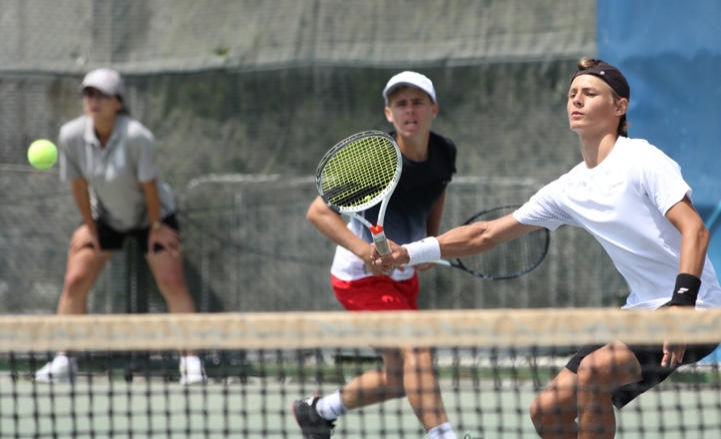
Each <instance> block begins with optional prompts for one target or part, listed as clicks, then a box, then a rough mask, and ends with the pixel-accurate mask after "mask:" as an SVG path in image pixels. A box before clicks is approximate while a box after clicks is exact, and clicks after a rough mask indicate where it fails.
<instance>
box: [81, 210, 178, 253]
mask: <svg viewBox="0 0 721 439" xmlns="http://www.w3.org/2000/svg"><path fill="white" fill-rule="evenodd" d="M163 223H164V224H165V225H167V226H170V227H172V228H173V229H175V230H180V227H179V226H178V220H177V219H176V218H175V215H174V214H173V215H169V216H167V217H165V218H163ZM95 224H96V226H97V228H98V240H99V241H100V248H101V249H103V250H120V249H121V248H123V243H125V238H127V237H128V236H130V237H133V238H135V240H136V241H137V242H138V245H139V246H140V248H141V249H142V250H143V254H147V253H148V234H149V233H150V228H149V227H145V228H142V229H134V230H128V231H126V232H119V231H117V230H115V229H113V228H112V227H110V226H109V225H107V224H106V223H104V222H103V221H101V220H98V221H96V222H95ZM162 250H163V247H162V246H161V245H158V244H156V245H155V251H162Z"/></svg>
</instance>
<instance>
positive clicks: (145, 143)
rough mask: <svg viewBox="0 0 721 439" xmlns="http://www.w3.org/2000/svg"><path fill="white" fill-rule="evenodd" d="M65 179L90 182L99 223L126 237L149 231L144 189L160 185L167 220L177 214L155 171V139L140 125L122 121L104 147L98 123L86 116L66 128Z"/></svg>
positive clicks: (63, 139) (62, 154)
mask: <svg viewBox="0 0 721 439" xmlns="http://www.w3.org/2000/svg"><path fill="white" fill-rule="evenodd" d="M59 146H60V178H61V180H62V181H71V180H74V179H76V178H84V179H85V180H86V181H87V182H88V185H89V186H90V197H91V199H90V201H91V203H92V208H93V218H95V219H96V220H97V219H100V220H102V221H103V222H105V223H106V224H108V225H109V226H110V227H112V228H113V229H115V230H117V231H119V232H125V231H128V230H132V229H139V228H143V227H148V225H149V220H148V213H147V211H148V209H147V206H146V204H145V193H144V192H143V189H142V186H141V184H142V183H146V182H149V181H152V180H155V181H156V184H157V187H158V196H159V197H160V210H161V216H162V217H163V218H165V217H166V216H168V215H170V214H172V213H174V212H175V209H176V205H175V197H174V196H173V193H172V191H171V189H170V187H169V186H168V185H167V184H165V183H164V182H163V180H162V179H161V178H160V176H159V174H158V171H157V167H156V166H155V139H154V138H153V135H152V134H151V133H150V131H149V130H148V129H147V128H145V127H144V126H143V125H142V124H141V123H140V122H138V121H137V120H135V119H133V118H131V117H129V116H127V115H123V114H121V115H118V117H117V119H116V120H115V126H114V128H113V132H112V134H111V135H110V139H109V140H108V142H107V144H106V145H105V146H104V147H101V146H100V141H99V140H98V138H97V136H96V135H95V131H94V128H93V121H92V119H91V118H90V117H88V116H80V117H78V118H76V119H74V120H72V121H70V122H68V123H66V124H64V125H63V126H62V128H60V136H59Z"/></svg>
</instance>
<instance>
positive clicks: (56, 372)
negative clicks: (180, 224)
mask: <svg viewBox="0 0 721 439" xmlns="http://www.w3.org/2000/svg"><path fill="white" fill-rule="evenodd" d="M97 244H98V242H97V240H95V239H94V238H93V236H92V234H91V233H90V230H89V229H88V227H87V226H85V225H82V226H80V227H78V228H77V229H76V230H75V232H74V233H73V236H72V238H71V239H70V246H69V249H68V262H67V269H66V271H65V279H64V282H63V290H62V293H61V295H60V300H59V301H58V308H57V312H58V314H61V315H68V314H86V313H87V301H88V295H89V293H90V290H91V289H92V287H93V285H94V284H95V281H96V280H97V278H98V275H99V274H100V272H101V271H102V270H103V267H104V266H105V264H106V263H107V262H108V260H109V259H110V258H111V257H112V255H113V252H112V251H111V250H101V251H96V250H95V248H94V246H95V245H97ZM76 369H77V366H76V363H75V359H73V358H72V357H70V356H68V355H66V353H65V352H58V353H57V355H56V356H55V358H53V359H52V360H51V361H50V362H48V363H47V364H45V365H44V366H43V367H41V368H40V369H38V370H37V372H35V374H34V379H35V381H36V382H44V383H50V382H71V381H73V380H74V378H75V373H76Z"/></svg>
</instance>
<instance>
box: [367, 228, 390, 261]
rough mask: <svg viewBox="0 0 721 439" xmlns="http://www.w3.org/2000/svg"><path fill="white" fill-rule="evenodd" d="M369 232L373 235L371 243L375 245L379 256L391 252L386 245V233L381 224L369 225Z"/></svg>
mask: <svg viewBox="0 0 721 439" xmlns="http://www.w3.org/2000/svg"><path fill="white" fill-rule="evenodd" d="M371 234H372V235H373V243H374V244H375V245H376V251H377V252H378V254H379V255H381V256H388V255H389V254H391V248H390V246H389V245H388V240H387V239H386V233H385V232H384V231H383V226H373V227H371Z"/></svg>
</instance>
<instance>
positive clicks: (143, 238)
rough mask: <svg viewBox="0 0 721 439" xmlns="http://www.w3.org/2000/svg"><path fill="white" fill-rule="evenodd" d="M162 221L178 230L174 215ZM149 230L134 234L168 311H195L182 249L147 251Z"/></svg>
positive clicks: (159, 248)
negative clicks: (186, 276)
mask: <svg viewBox="0 0 721 439" xmlns="http://www.w3.org/2000/svg"><path fill="white" fill-rule="evenodd" d="M163 222H164V223H165V225H166V226H169V227H171V228H173V229H175V230H176V231H179V226H178V222H177V220H176V219H175V216H174V215H171V216H169V217H167V218H165V219H163ZM148 234H149V230H148V229H144V230H141V231H139V232H137V233H135V234H134V236H135V238H136V239H137V241H138V244H139V245H140V248H141V249H142V250H143V252H144V254H145V259H146V260H147V261H148V266H150V271H151V272H152V273H153V277H154V278H155V283H156V284H157V285H158V289H159V290H160V293H161V294H162V296H163V298H164V299H165V303H166V305H167V307H168V312H170V313H193V312H195V311H196V308H195V302H194V301H193V298H192V296H191V295H190V291H189V290H188V285H187V283H186V281H185V268H184V262H183V253H182V250H179V252H178V253H171V252H170V251H166V250H164V249H163V248H162V247H158V248H156V249H155V251H154V252H152V253H150V252H149V251H148Z"/></svg>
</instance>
